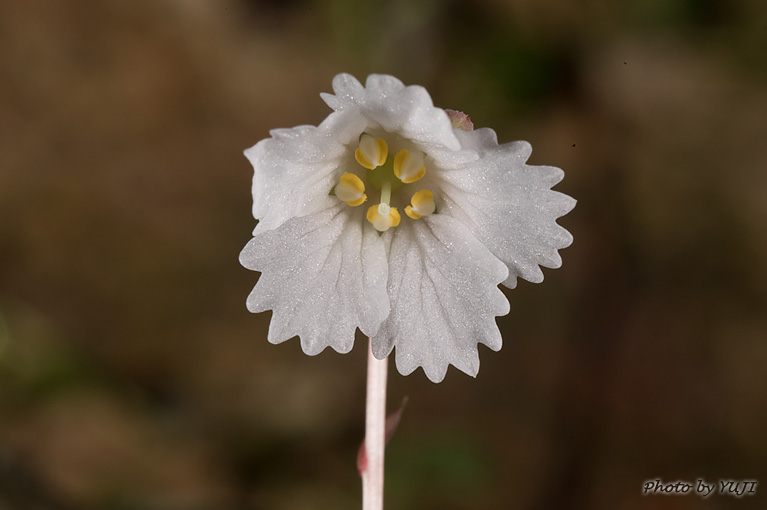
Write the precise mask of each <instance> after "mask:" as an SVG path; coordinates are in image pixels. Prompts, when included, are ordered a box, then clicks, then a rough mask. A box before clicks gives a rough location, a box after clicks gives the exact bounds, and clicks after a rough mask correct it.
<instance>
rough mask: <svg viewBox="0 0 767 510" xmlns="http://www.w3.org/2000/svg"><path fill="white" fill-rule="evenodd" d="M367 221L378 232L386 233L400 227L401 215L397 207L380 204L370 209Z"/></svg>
mask: <svg viewBox="0 0 767 510" xmlns="http://www.w3.org/2000/svg"><path fill="white" fill-rule="evenodd" d="M367 219H368V221H369V222H370V223H371V224H372V225H373V226H374V227H375V229H376V230H378V231H379V232H386V231H387V230H389V228H391V227H396V226H397V225H399V222H400V215H399V211H397V208H396V207H389V206H388V205H387V204H378V205H371V206H370V207H369V208H368V212H367Z"/></svg>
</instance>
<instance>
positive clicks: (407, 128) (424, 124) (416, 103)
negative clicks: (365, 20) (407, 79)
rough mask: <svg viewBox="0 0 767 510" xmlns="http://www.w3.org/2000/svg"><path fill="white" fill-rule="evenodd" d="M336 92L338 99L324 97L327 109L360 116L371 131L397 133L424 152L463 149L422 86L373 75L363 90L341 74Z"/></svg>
mask: <svg viewBox="0 0 767 510" xmlns="http://www.w3.org/2000/svg"><path fill="white" fill-rule="evenodd" d="M333 91H334V92H335V95H331V94H321V96H322V99H323V100H324V101H325V102H326V103H327V105H328V106H330V107H331V108H333V109H334V110H336V111H337V112H338V111H344V110H356V111H358V112H360V113H361V114H362V115H363V116H364V117H365V118H367V119H368V122H369V124H368V127H370V128H378V129H383V130H384V131H388V132H389V133H397V134H398V135H400V136H402V137H403V138H407V139H409V140H410V141H411V142H414V143H416V144H417V145H419V146H420V147H421V148H422V150H423V151H424V152H429V150H433V149H436V148H448V149H450V150H459V149H460V148H461V147H460V143H459V142H458V139H457V138H456V137H455V134H454V133H453V128H452V124H451V122H450V119H449V118H448V116H447V113H445V111H444V110H442V109H441V108H436V107H435V106H434V104H433V103H432V100H431V97H430V96H429V93H428V92H427V91H426V89H425V88H423V87H421V86H419V85H410V86H407V87H406V86H405V85H404V84H403V83H402V82H401V81H399V80H398V79H397V78H395V77H393V76H388V75H385V74H371V75H370V76H368V78H367V81H366V82H365V87H363V86H362V85H361V84H360V82H359V81H357V79H356V78H354V77H353V76H351V75H348V74H339V75H337V76H336V77H335V78H334V79H333Z"/></svg>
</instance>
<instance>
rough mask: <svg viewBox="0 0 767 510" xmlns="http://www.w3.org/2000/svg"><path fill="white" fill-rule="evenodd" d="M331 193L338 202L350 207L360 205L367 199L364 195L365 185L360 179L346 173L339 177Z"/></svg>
mask: <svg viewBox="0 0 767 510" xmlns="http://www.w3.org/2000/svg"><path fill="white" fill-rule="evenodd" d="M333 191H334V192H335V195H336V196H337V197H338V199H339V200H341V201H343V202H346V205H350V206H352V207H354V206H358V205H360V204H362V203H363V202H364V201H365V200H367V198H368V197H367V195H365V193H364V192H365V183H363V182H362V179H360V178H359V177H357V176H356V175H354V174H350V173H348V172H347V173H345V174H343V175H342V176H341V179H340V180H339V181H338V184H336V187H335V189H334V190H333Z"/></svg>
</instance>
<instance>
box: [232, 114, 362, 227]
mask: <svg viewBox="0 0 767 510" xmlns="http://www.w3.org/2000/svg"><path fill="white" fill-rule="evenodd" d="M364 127H365V124H364V118H363V117H362V116H360V115H359V113H355V112H351V111H350V112H337V113H331V114H330V116H328V117H327V118H326V119H325V120H324V121H323V122H322V124H320V125H319V126H317V127H315V126H298V127H294V128H290V129H275V130H272V131H270V133H269V134H271V135H272V137H271V138H267V139H265V140H261V141H260V142H258V143H257V144H256V145H254V146H253V147H251V148H250V149H247V150H246V151H245V156H246V157H247V158H248V160H249V161H250V163H251V164H252V165H253V187H252V191H253V216H254V217H255V218H256V219H257V220H259V224H258V226H257V227H256V231H255V232H254V234H255V233H257V232H263V231H264V230H270V229H274V228H277V227H279V226H280V225H281V224H282V223H284V222H285V221H287V220H289V219H290V218H293V217H297V216H304V215H306V214H311V213H312V212H314V211H317V210H318V209H321V208H322V207H323V204H324V203H325V199H326V198H327V194H328V191H329V190H331V189H332V188H333V187H334V186H335V184H336V181H337V180H338V177H339V175H340V174H341V173H342V171H341V170H339V169H340V168H342V167H343V163H344V161H345V158H347V157H348V149H347V147H346V145H345V144H347V143H349V142H350V141H351V140H352V139H356V138H357V137H358V136H359V134H360V132H361V131H362V130H363V129H364Z"/></svg>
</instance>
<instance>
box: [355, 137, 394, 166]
mask: <svg viewBox="0 0 767 510" xmlns="http://www.w3.org/2000/svg"><path fill="white" fill-rule="evenodd" d="M388 156H389V146H388V145H386V140H384V139H383V138H373V137H372V136H370V135H369V134H367V133H362V135H361V136H360V145H359V147H358V148H357V150H356V151H354V159H356V160H357V163H359V164H360V165H362V166H364V167H365V168H367V169H368V170H375V169H376V167H379V166H381V165H383V164H384V163H386V158H387V157H388Z"/></svg>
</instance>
